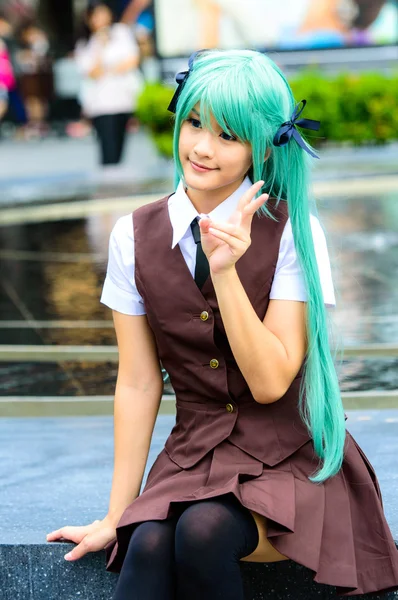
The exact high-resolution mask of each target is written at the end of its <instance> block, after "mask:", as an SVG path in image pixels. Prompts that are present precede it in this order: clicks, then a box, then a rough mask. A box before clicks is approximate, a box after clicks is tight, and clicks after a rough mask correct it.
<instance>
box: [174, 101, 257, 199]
mask: <svg viewBox="0 0 398 600" xmlns="http://www.w3.org/2000/svg"><path fill="white" fill-rule="evenodd" d="M211 125H212V129H213V131H211V130H209V129H205V128H204V127H202V125H201V122H200V115H199V105H196V106H195V107H194V108H193V109H192V111H191V112H190V114H189V115H188V118H187V120H185V121H184V122H183V124H182V126H181V131H180V139H179V157H180V161H181V165H182V168H183V172H184V179H185V183H186V185H187V187H188V189H192V190H194V191H195V192H196V193H200V192H207V193H208V192H210V191H213V192H214V193H215V194H216V195H217V197H220V196H224V198H223V199H225V198H227V197H228V196H230V195H231V194H232V193H233V192H234V191H235V190H236V189H237V188H238V187H239V186H240V184H241V183H242V181H243V180H244V178H245V176H246V174H247V172H248V170H249V168H250V166H251V164H252V153H251V147H250V144H249V143H242V142H240V141H238V140H236V139H235V138H233V137H232V136H230V135H228V134H227V133H225V132H224V131H223V130H222V129H221V128H220V126H219V125H218V124H217V122H216V121H215V119H214V117H212V118H211Z"/></svg>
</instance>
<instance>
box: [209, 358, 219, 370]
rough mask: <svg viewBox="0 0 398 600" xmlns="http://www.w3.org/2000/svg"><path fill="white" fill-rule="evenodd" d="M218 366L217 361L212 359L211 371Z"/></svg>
mask: <svg viewBox="0 0 398 600" xmlns="http://www.w3.org/2000/svg"><path fill="white" fill-rule="evenodd" d="M219 364H220V363H219V362H218V360H217V359H216V358H212V359H211V361H210V366H211V368H212V369H217V367H218V365H219Z"/></svg>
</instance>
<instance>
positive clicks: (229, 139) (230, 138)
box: [220, 131, 236, 142]
mask: <svg viewBox="0 0 398 600" xmlns="http://www.w3.org/2000/svg"><path fill="white" fill-rule="evenodd" d="M220 136H221V137H222V139H223V140H226V141H227V142H235V141H236V137H234V136H233V135H229V134H228V133H225V131H223V132H222V133H220Z"/></svg>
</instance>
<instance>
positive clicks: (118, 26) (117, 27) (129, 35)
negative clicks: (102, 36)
mask: <svg viewBox="0 0 398 600" xmlns="http://www.w3.org/2000/svg"><path fill="white" fill-rule="evenodd" d="M111 34H112V37H113V38H115V39H120V40H129V41H131V40H135V37H134V33H133V30H132V28H131V27H130V25H127V24H126V23H114V24H113V25H112V27H111Z"/></svg>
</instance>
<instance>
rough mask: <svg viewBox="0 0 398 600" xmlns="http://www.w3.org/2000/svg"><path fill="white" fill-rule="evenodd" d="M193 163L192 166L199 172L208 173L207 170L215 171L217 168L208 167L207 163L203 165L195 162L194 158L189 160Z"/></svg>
mask: <svg viewBox="0 0 398 600" xmlns="http://www.w3.org/2000/svg"><path fill="white" fill-rule="evenodd" d="M189 162H190V163H191V166H192V168H193V169H194V170H195V171H198V172H199V173H206V172H207V171H215V169H210V168H209V167H206V166H205V165H201V164H199V163H195V162H193V161H192V160H190V161H189Z"/></svg>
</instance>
